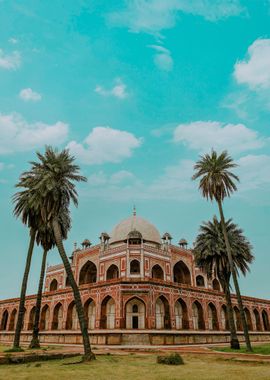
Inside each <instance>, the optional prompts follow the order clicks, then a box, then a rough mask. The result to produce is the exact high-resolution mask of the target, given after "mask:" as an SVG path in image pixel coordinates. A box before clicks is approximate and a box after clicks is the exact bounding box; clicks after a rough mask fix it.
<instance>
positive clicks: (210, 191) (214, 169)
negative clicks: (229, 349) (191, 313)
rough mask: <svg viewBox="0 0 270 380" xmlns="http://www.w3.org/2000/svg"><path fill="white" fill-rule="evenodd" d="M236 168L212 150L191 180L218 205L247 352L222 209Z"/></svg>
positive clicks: (244, 320) (246, 336)
mask: <svg viewBox="0 0 270 380" xmlns="http://www.w3.org/2000/svg"><path fill="white" fill-rule="evenodd" d="M236 166H237V165H236V164H235V163H234V161H233V159H232V158H231V157H230V156H229V155H228V153H227V152H226V151H223V152H222V153H221V154H220V155H218V154H217V152H216V151H215V150H212V152H211V153H210V154H205V155H204V156H201V157H200V160H198V161H197V162H196V164H195V165H194V170H195V174H194V175H193V177H192V179H193V180H196V179H198V178H199V179H200V182H199V189H200V190H201V193H202V195H203V197H205V198H206V199H207V200H208V199H210V200H211V201H213V200H215V201H216V202H217V204H218V209H219V214H220V222H221V226H222V232H223V235H224V240H225V245H226V251H227V255H228V260H229V264H230V270H231V273H232V278H233V283H234V287H235V292H236V296H237V301H238V305H239V310H240V317H241V321H242V325H243V330H244V335H245V341H246V347H247V350H248V351H252V348H251V344H250V338H249V333H248V326H247V321H246V317H245V313H244V309H243V303H242V298H241V293H240V288H239V284H238V280H237V276H236V271H235V268H234V264H233V259H232V251H231V246H230V242H229V239H228V234H227V231H226V223H225V217H224V213H223V207H222V204H223V201H224V199H225V198H226V197H230V196H231V194H232V193H233V192H234V191H236V190H237V186H236V184H235V182H238V181H239V178H238V177H237V176H236V175H235V174H234V173H232V172H231V171H230V170H231V169H233V168H235V167H236Z"/></svg>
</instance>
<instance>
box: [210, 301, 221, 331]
mask: <svg viewBox="0 0 270 380" xmlns="http://www.w3.org/2000/svg"><path fill="white" fill-rule="evenodd" d="M208 326H209V330H219V324H218V316H217V309H216V306H215V305H214V304H213V303H212V302H210V303H209V304H208Z"/></svg>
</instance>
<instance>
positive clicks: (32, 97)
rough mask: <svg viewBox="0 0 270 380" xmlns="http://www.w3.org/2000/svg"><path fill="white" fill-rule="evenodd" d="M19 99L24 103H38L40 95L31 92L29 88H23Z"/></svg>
mask: <svg viewBox="0 0 270 380" xmlns="http://www.w3.org/2000/svg"><path fill="white" fill-rule="evenodd" d="M19 97H20V98H21V99H22V100H24V101H25V102H29V101H32V102H38V101H39V100H41V94H39V93H38V92H35V91H33V90H32V89H31V88H24V89H22V90H21V91H20V93H19Z"/></svg>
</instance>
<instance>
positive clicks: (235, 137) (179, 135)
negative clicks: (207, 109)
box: [173, 121, 267, 153]
mask: <svg viewBox="0 0 270 380" xmlns="http://www.w3.org/2000/svg"><path fill="white" fill-rule="evenodd" d="M173 141H174V142H175V143H182V144H184V145H186V146H188V147H189V148H190V149H195V150H198V151H200V152H205V151H209V150H210V149H211V148H215V149H217V150H219V151H220V150H224V149H230V152H232V153H241V152H246V151H249V150H254V149H259V148H262V147H263V146H264V145H265V144H266V141H267V139H266V138H263V137H260V136H259V134H258V132H257V131H255V130H253V129H250V128H247V127H246V126H245V125H244V124H224V123H221V122H217V121H196V122H191V123H187V124H180V125H178V126H177V127H176V128H175V130H174V134H173Z"/></svg>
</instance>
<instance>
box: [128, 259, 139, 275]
mask: <svg viewBox="0 0 270 380" xmlns="http://www.w3.org/2000/svg"><path fill="white" fill-rule="evenodd" d="M140 272H141V269H140V262H139V260H132V261H131V263H130V274H140Z"/></svg>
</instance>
